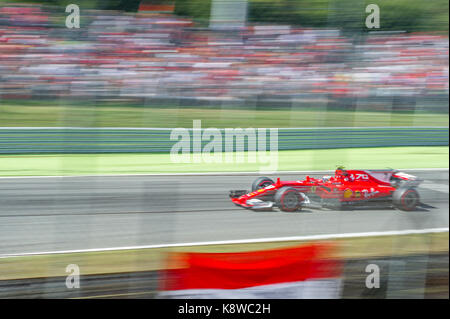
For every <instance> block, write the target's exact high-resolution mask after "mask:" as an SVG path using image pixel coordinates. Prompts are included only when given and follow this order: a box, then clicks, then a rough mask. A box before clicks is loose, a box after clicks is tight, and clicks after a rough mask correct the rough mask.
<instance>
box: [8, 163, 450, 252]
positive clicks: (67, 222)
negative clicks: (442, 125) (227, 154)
mask: <svg viewBox="0 0 450 319" xmlns="http://www.w3.org/2000/svg"><path fill="white" fill-rule="evenodd" d="M408 173H411V174H414V175H417V176H420V177H422V178H424V179H425V182H424V183H423V184H422V186H420V187H419V193H420V195H421V198H422V202H423V203H424V204H425V205H424V206H423V207H422V208H421V209H420V210H418V211H415V212H402V211H398V210H394V209H359V210H353V211H333V210H312V209H306V210H303V211H301V212H297V213H285V212H280V211H277V210H274V211H272V212H253V211H249V210H245V209H242V208H239V207H236V206H234V205H233V204H232V203H231V202H230V200H229V198H228V191H229V190H230V189H250V185H251V183H252V181H253V180H254V179H255V178H256V176H255V175H225V176H223V175H222V176H220V175H180V176H98V177H30V178H0V255H5V254H21V253H38V252H46V251H60V250H78V249H94V248H113V247H124V246H141V245H157V244H170V243H186V242H203V241H220V240H238V239H256V238H271V237H284V236H306V235H319V234H337V233H355V232H358V233H359V232H383V231H395V230H407V229H408V230H409V229H426V228H442V227H448V225H449V213H448V207H449V204H448V196H449V180H448V177H449V175H448V170H445V169H444V170H422V171H421V170H416V171H408ZM324 174H329V172H323V173H311V174H309V175H310V176H314V177H317V176H322V175H324ZM278 176H281V177H282V179H285V180H288V179H292V180H296V179H303V178H304V177H305V176H306V174H304V173H302V174H298V175H296V174H292V173H290V174H280V175H278ZM271 177H272V178H275V177H276V176H271Z"/></svg>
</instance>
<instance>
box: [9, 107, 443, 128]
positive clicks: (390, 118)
mask: <svg viewBox="0 0 450 319" xmlns="http://www.w3.org/2000/svg"><path fill="white" fill-rule="evenodd" d="M193 120H201V121H202V127H216V128H225V127H336V126H342V127H354V126H363V127H373V126H448V124H449V119H448V116H447V115H443V114H431V113H425V112H416V113H412V112H409V113H408V112H399V113H391V112H363V111H359V112H349V111H333V110H326V108H314V109H313V108H311V109H303V108H302V109H299V108H293V109H277V108H273V109H258V110H257V109H251V108H242V109H241V108H239V109H237V108H235V107H234V108H232V107H223V108H218V107H204V108H188V107H180V108H177V107H167V108H162V107H159V108H158V107H120V106H117V107H113V106H65V107H61V106H53V105H52V106H39V105H26V106H24V105H0V126H4V127H8V126H14V127H17V126H33V127H36V126H49V127H55V126H59V127H62V126H82V127H192V121H193Z"/></svg>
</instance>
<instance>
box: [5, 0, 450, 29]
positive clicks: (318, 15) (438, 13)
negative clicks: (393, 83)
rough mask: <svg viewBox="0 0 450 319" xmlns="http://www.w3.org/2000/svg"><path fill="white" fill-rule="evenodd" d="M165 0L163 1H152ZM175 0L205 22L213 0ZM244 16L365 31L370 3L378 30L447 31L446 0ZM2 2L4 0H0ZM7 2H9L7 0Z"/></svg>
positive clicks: (87, 3) (264, 0)
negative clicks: (376, 15)
mask: <svg viewBox="0 0 450 319" xmlns="http://www.w3.org/2000/svg"><path fill="white" fill-rule="evenodd" d="M154 1H158V2H161V1H164V0H154ZM169 1H175V13H176V14H178V15H181V16H186V17H191V18H194V19H195V20H197V21H199V22H203V23H204V24H207V22H208V19H209V16H210V10H211V1H212V0H169ZM248 1H249V4H248V13H247V16H248V17H247V19H248V21H249V22H251V23H277V24H290V25H299V26H303V27H319V28H327V27H337V28H342V29H347V30H362V31H363V30H367V29H366V28H365V24H364V22H365V19H366V17H367V15H368V13H366V12H365V8H366V6H367V5H369V4H377V5H378V6H379V8H380V27H381V28H380V30H383V31H408V32H417V31H446V32H448V23H449V21H448V16H449V13H448V7H449V2H448V0H431V1H424V0H248ZM1 2H5V1H3V0H0V3H1ZM6 2H10V0H9V1H6ZM16 2H28V3H45V4H51V5H60V6H65V5H67V4H69V3H76V4H78V5H79V6H80V8H89V9H102V10H123V11H129V12H135V11H137V9H138V7H139V3H140V2H141V0H107V1H104V0H77V1H74V0H25V1H16Z"/></svg>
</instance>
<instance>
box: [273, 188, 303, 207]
mask: <svg viewBox="0 0 450 319" xmlns="http://www.w3.org/2000/svg"><path fill="white" fill-rule="evenodd" d="M302 201H303V197H302V195H301V194H300V193H299V192H298V191H297V190H296V189H295V188H292V187H282V188H280V189H279V190H278V191H277V193H276V194H275V203H276V205H277V206H278V207H279V208H280V209H281V210H282V211H285V212H295V211H298V210H301V208H302Z"/></svg>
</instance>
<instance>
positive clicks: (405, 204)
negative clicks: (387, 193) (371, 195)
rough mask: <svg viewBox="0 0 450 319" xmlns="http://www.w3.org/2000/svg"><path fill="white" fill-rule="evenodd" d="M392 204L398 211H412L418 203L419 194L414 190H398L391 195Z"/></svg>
mask: <svg viewBox="0 0 450 319" xmlns="http://www.w3.org/2000/svg"><path fill="white" fill-rule="evenodd" d="M392 202H393V203H394V206H395V207H397V208H398V209H401V210H404V211H412V210H415V209H416V207H417V205H418V204H419V203H420V197H419V193H418V192H417V191H416V190H415V189H414V188H399V189H397V190H396V191H395V192H394V194H393V195H392Z"/></svg>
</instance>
